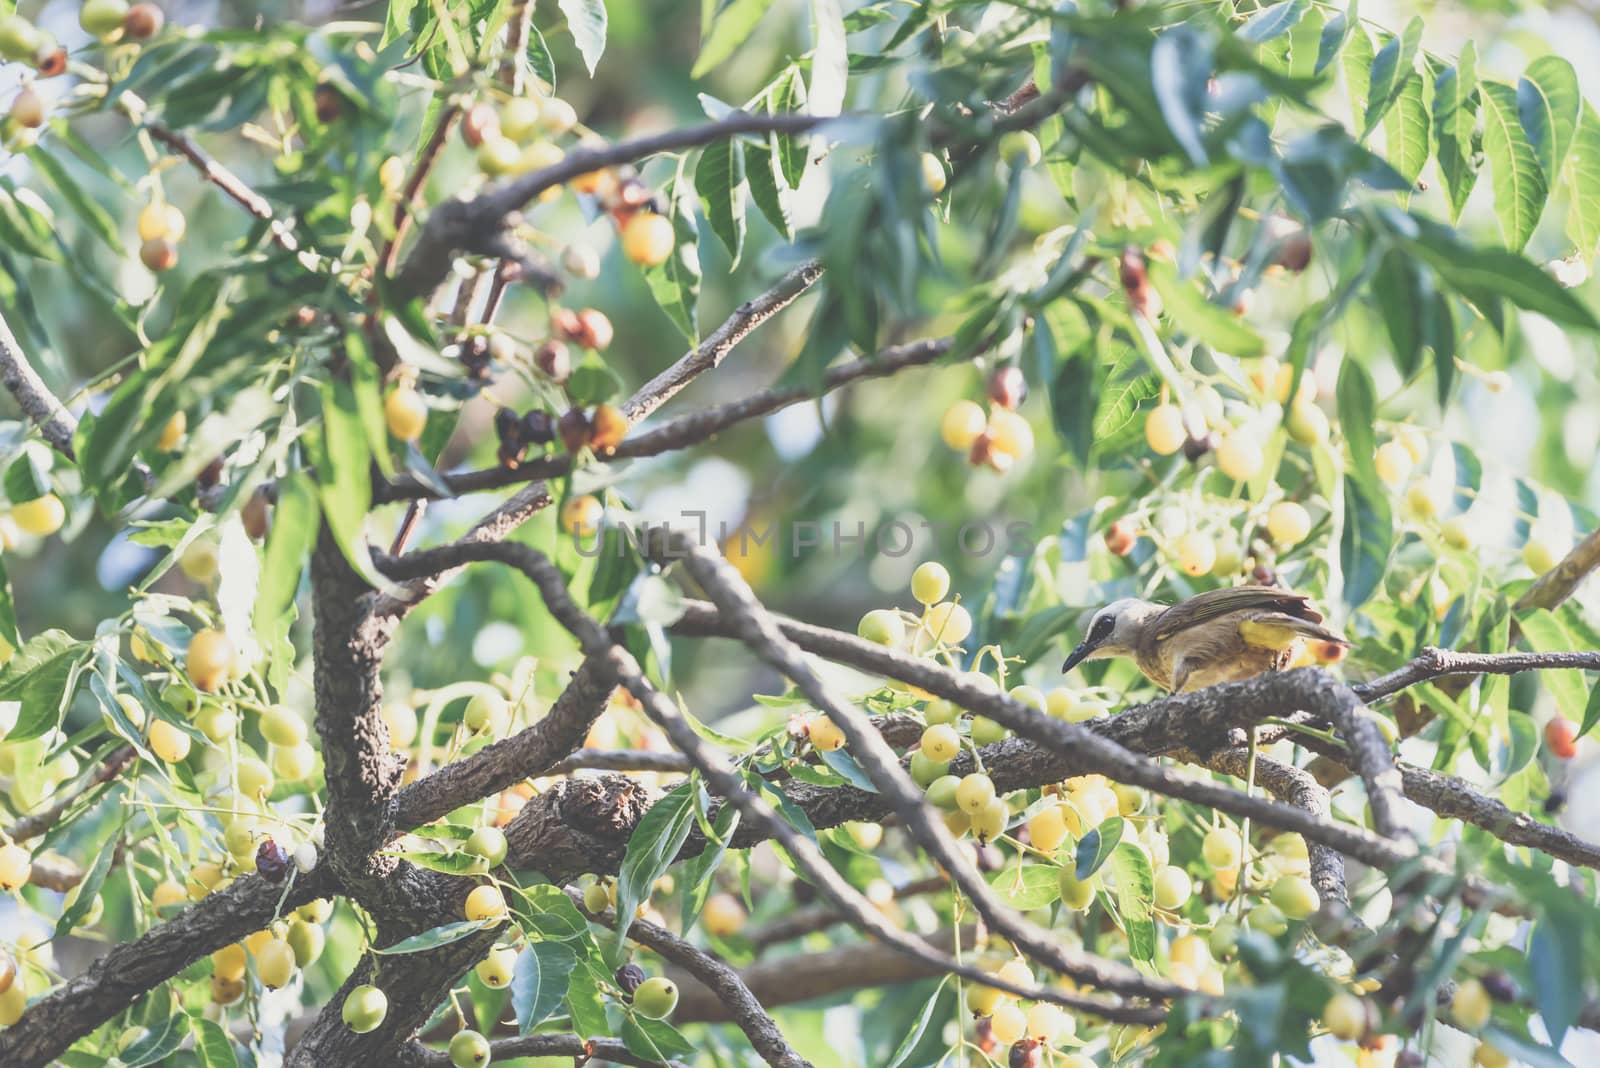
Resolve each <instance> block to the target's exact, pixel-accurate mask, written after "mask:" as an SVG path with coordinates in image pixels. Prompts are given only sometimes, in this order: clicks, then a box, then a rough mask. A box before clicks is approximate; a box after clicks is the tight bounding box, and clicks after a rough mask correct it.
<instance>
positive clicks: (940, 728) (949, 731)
mask: <svg viewBox="0 0 1600 1068" xmlns="http://www.w3.org/2000/svg"><path fill="white" fill-rule="evenodd" d="M921 750H922V755H923V756H925V757H927V758H928V759H929V760H932V761H936V762H938V763H941V764H943V763H947V762H948V761H951V760H954V759H955V757H956V754H957V753H959V752H961V735H960V734H958V733H956V729H955V728H954V727H952V726H950V725H949V724H948V723H937V724H934V725H933V726H932V727H929V728H928V729H927V730H925V731H923V732H922V742H921Z"/></svg>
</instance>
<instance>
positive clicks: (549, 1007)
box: [511, 942, 578, 1035]
mask: <svg viewBox="0 0 1600 1068" xmlns="http://www.w3.org/2000/svg"><path fill="white" fill-rule="evenodd" d="M577 965H578V954H577V953H576V952H575V951H574V950H573V949H572V948H571V947H570V946H567V945H564V944H562V943H560V942H532V943H530V944H529V945H528V947H527V948H526V949H524V950H523V951H522V952H521V953H519V954H517V966H516V969H515V970H514V971H513V972H512V974H511V1011H512V1012H514V1013H515V1014H516V1017H517V1033H518V1034H520V1035H526V1034H531V1033H532V1032H533V1029H534V1028H535V1027H538V1026H539V1025H540V1024H542V1023H544V1021H545V1020H546V1019H547V1018H548V1017H549V1016H550V1014H551V1013H552V1012H555V1011H556V1006H557V1005H559V1004H561V1000H562V998H564V997H566V996H567V984H568V981H569V980H570V978H571V976H572V970H573V969H574V968H576V967H577Z"/></svg>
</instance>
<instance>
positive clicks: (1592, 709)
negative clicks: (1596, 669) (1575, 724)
mask: <svg viewBox="0 0 1600 1068" xmlns="http://www.w3.org/2000/svg"><path fill="white" fill-rule="evenodd" d="M1580 723H1581V726H1580V727H1579V728H1578V737H1580V738H1581V737H1583V736H1584V735H1585V734H1588V733H1589V732H1590V731H1592V730H1594V725H1595V724H1596V723H1600V686H1596V687H1595V688H1594V689H1592V690H1590V691H1589V703H1588V704H1586V705H1585V706H1584V708H1583V719H1582V720H1581V721H1580Z"/></svg>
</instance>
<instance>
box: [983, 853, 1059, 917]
mask: <svg viewBox="0 0 1600 1068" xmlns="http://www.w3.org/2000/svg"><path fill="white" fill-rule="evenodd" d="M1057 870H1058V869H1057V868H1056V867H1055V865H1053V864H1021V865H1017V866H1014V867H1009V868H1002V869H1000V870H999V871H997V872H995V873H994V874H993V875H991V876H989V886H990V887H991V888H992V889H993V890H994V892H995V896H996V897H998V898H999V899H1000V900H1001V901H1004V902H1005V903H1006V904H1008V905H1010V906H1011V907H1012V908H1014V909H1020V910H1021V911H1023V912H1027V911H1028V910H1029V909H1039V908H1043V907H1044V906H1046V905H1048V904H1050V902H1052V901H1054V900H1055V899H1056V898H1058V897H1060V896H1061V888H1060V885H1059V882H1060V880H1059V878H1058V875H1057Z"/></svg>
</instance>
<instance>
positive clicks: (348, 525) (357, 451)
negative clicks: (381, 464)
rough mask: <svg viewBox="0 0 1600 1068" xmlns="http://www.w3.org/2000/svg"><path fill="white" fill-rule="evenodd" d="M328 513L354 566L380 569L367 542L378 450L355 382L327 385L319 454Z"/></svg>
mask: <svg viewBox="0 0 1600 1068" xmlns="http://www.w3.org/2000/svg"><path fill="white" fill-rule="evenodd" d="M317 481H318V483H319V485H318V487H317V488H318V495H319V497H320V498H321V501H322V517H323V519H324V520H325V521H326V522H327V524H328V529H329V530H331V531H332V532H333V538H334V541H336V542H337V543H338V545H339V549H340V551H341V552H343V553H344V556H345V559H346V560H348V561H350V566H351V567H353V568H355V569H356V571H357V572H358V573H359V574H361V575H362V576H363V577H365V576H367V575H368V574H372V573H374V568H373V566H372V554H371V550H370V549H369V548H368V546H367V540H366V524H367V512H368V511H369V510H371V508H372V450H371V448H370V447H369V446H368V444H367V431H366V427H365V426H363V425H362V422H361V411H360V409H359V408H358V406H357V405H356V398H355V392H354V390H352V389H351V388H350V383H349V382H343V381H334V382H327V383H324V385H323V387H322V455H321V456H319V457H318V459H317Z"/></svg>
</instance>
